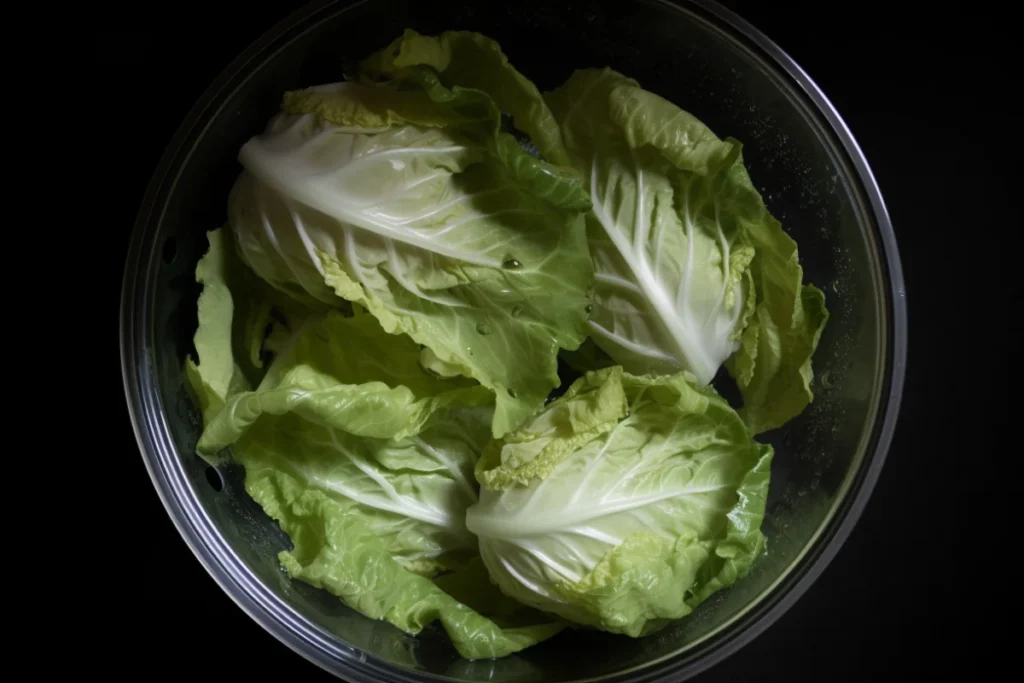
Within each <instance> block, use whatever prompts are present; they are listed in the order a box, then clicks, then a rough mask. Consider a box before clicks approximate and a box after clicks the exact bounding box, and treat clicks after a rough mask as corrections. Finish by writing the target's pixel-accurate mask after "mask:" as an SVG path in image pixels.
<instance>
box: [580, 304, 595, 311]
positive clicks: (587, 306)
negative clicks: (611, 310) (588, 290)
mask: <svg viewBox="0 0 1024 683" xmlns="http://www.w3.org/2000/svg"><path fill="white" fill-rule="evenodd" d="M583 310H584V311H586V312H587V313H593V312H594V304H587V305H586V306H584V307H583Z"/></svg>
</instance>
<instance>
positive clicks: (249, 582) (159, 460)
mask: <svg viewBox="0 0 1024 683" xmlns="http://www.w3.org/2000/svg"><path fill="white" fill-rule="evenodd" d="M369 1H370V0H313V1H312V2H309V3H307V4H306V5H304V6H303V7H301V8H299V9H298V10H296V11H294V12H292V13H291V14H290V15H288V16H287V17H285V18H284V19H282V20H281V21H279V22H278V23H277V24H275V25H274V26H273V27H271V28H270V29H269V30H268V31H266V32H265V33H264V34H263V35H262V36H261V37H260V38H258V39H257V40H256V41H255V42H253V43H252V44H251V45H250V46H249V47H248V48H246V49H245V50H244V51H243V52H242V53H241V54H240V55H238V56H237V57H236V58H235V59H234V60H233V61H232V62H231V63H230V64H229V65H228V66H227V67H226V68H225V69H223V70H222V71H221V73H220V74H219V75H218V76H217V78H216V79H215V80H214V81H213V83H211V84H210V86H209V87H207V88H206V90H205V91H204V92H203V94H202V95H201V96H200V98H199V99H198V100H197V102H196V103H195V104H194V105H193V107H192V108H191V110H190V111H189V113H188V114H187V115H186V117H185V119H184V120H183V121H182V123H181V124H180V125H179V127H178V129H177V130H176V131H175V133H174V136H173V137H172V138H171V141H170V142H169V144H168V145H167V147H166V149H165V151H164V153H163V155H162V157H161V159H160V162H159V164H158V165H157V167H156V169H155V171H154V172H153V175H152V177H151V180H150V182H149V185H148V187H147V190H146V193H145V195H144V198H143V201H142V204H141V206H140V209H139V212H138V214H137V217H136V220H135V224H134V227H133V230H132V236H131V242H130V246H129V250H128V256H127V259H126V263H125V272H124V278H123V280H122V291H121V317H120V346H121V370H122V377H123V380H124V390H125V396H126V399H127V402H128V409H129V414H130V418H131V422H132V427H133V430H134V432H135V437H136V441H137V443H138V445H139V450H140V454H141V456H142V458H143V461H144V463H145V466H146V469H147V471H148V473H149V476H150V479H151V480H152V482H153V486H154V488H155V489H156V492H157V494H158V495H159V497H160V500H161V502H162V503H163V505H164V508H165V510H166V511H167V513H168V515H169V516H170V518H171V520H172V522H173V523H174V525H175V527H176V528H177V530H178V532H179V534H180V535H181V536H182V538H183V539H184V540H185V542H186V544H187V545H188V547H189V548H190V550H191V551H192V553H193V554H194V555H195V556H196V558H197V559H198V560H199V561H200V563H201V564H202V565H203V567H204V568H205V569H206V571H207V572H208V573H209V574H210V575H211V576H212V577H213V579H214V580H215V581H216V582H217V584H218V585H219V586H220V587H221V589H222V590H223V591H224V592H225V593H226V594H227V595H228V596H229V597H230V598H231V599H232V600H234V602H235V603H236V604H237V605H238V606H239V607H240V608H241V609H242V610H243V611H244V612H246V613H247V614H248V615H249V616H250V617H251V618H252V619H253V620H254V621H256V622H257V623H258V624H259V625H260V626H262V627H263V628H264V629H265V630H266V631H267V632H269V633H271V634H272V635H273V636H274V637H276V638H277V639H278V640H279V641H280V642H282V643H283V644H285V645H286V646H288V647H289V648H290V649H292V650H293V651H295V652H296V653H298V654H299V655H301V656H302V657H304V658H305V659H307V660H308V661H310V662H312V663H314V664H316V665H317V666H319V667H320V668H322V669H324V670H325V671H328V672H329V673H331V674H334V675H335V676H342V675H344V676H345V677H346V678H347V679H349V680H351V681H353V683H376V682H377V681H380V680H387V681H395V682H396V683H400V682H408V683H419V682H420V681H424V680H435V681H446V680H453V679H450V678H447V677H442V676H437V675H434V674H427V673H424V672H416V671H412V670H408V669H402V668H400V667H397V666H395V665H392V664H389V663H387V662H384V661H383V660H378V659H377V658H376V657H373V656H370V657H367V656H366V653H364V652H362V651H360V650H359V649H358V648H355V647H351V646H348V645H346V644H344V643H342V642H341V641H340V640H339V639H337V638H335V637H332V636H331V635H330V634H329V633H328V632H327V631H325V630H324V629H323V628H322V627H319V626H317V625H316V624H314V623H313V622H311V621H309V620H308V619H306V618H305V617H303V616H301V615H299V614H298V613H297V612H295V611H294V610H293V609H292V608H291V607H289V606H288V605H286V604H285V603H284V602H283V601H282V600H281V599H280V598H279V597H277V596H276V595H275V594H273V593H272V592H271V591H269V590H268V589H267V588H266V586H264V585H262V583H261V582H260V581H259V579H257V578H256V576H255V575H254V574H253V573H252V572H251V571H250V570H249V569H248V568H247V567H245V566H244V565H243V564H242V562H241V560H240V559H239V558H238V557H237V556H236V555H235V554H234V552H233V551H232V550H231V549H230V547H229V546H228V545H227V543H226V541H225V540H224V539H223V537H222V536H221V535H220V533H219V532H218V531H217V530H216V527H215V525H214V524H213V522H212V520H211V519H210V518H209V516H208V515H207V514H206V512H205V511H204V510H203V508H202V506H201V504H200V503H199V501H198V499H197V498H196V496H195V495H194V493H193V492H192V491H191V488H190V486H189V485H188V484H187V482H186V481H185V480H184V475H183V471H181V470H180V469H177V468H175V467H174V464H175V461H177V460H178V458H177V456H176V453H175V450H174V447H173V444H171V442H170V439H169V430H168V425H167V424H166V421H165V419H164V411H163V407H162V406H161V404H160V400H159V397H158V396H157V392H156V391H155V380H154V378H153V373H152V372H151V368H150V363H149V362H148V359H149V358H150V357H151V356H150V352H151V348H150V347H148V346H146V345H145V344H144V342H147V341H148V340H149V336H148V332H149V330H148V329H147V328H148V326H149V320H148V316H147V315H140V314H139V313H140V311H141V312H145V311H148V310H149V309H150V308H151V306H150V304H149V301H148V300H147V297H148V295H149V292H150V287H147V286H139V285H140V283H141V284H145V282H146V281H147V280H151V278H148V274H149V272H150V271H151V270H152V268H153V266H154V265H155V264H154V261H155V258H156V254H157V253H158V251H159V250H158V249H156V248H154V247H155V245H154V244H153V243H152V242H153V241H154V240H153V235H147V227H148V226H150V225H152V224H153V223H154V222H156V223H157V224H159V221H160V220H161V218H162V216H161V215H158V212H161V209H162V206H163V200H164V199H165V198H166V195H168V194H169V193H170V191H171V190H172V189H173V187H174V186H175V185H176V183H177V175H178V171H180V168H181V167H182V166H183V163H184V161H185V160H186V159H187V158H188V156H189V155H190V154H191V152H192V150H193V149H194V143H195V142H196V136H197V133H199V132H201V130H202V129H203V127H205V125H206V124H207V123H208V122H209V121H210V120H211V119H212V118H213V116H214V114H215V113H216V111H217V110H219V108H220V107H221V106H223V102H224V101H225V100H226V99H227V98H226V97H224V95H226V94H228V93H230V92H231V91H232V90H233V89H234V88H236V87H238V85H240V84H241V82H244V80H245V79H246V78H247V77H248V73H249V72H248V71H247V70H246V67H247V66H248V65H249V64H250V63H251V62H253V61H255V60H258V59H261V57H262V56H264V55H265V53H266V52H267V50H268V49H269V48H272V47H274V48H276V49H280V48H281V47H283V46H284V45H285V44H287V43H289V42H291V41H292V40H294V39H295V38H297V37H299V36H301V35H302V34H304V33H306V32H307V31H308V30H310V29H312V28H313V27H314V26H316V25H319V24H320V22H321V21H322V20H323V19H326V18H328V17H330V16H333V15H334V14H336V13H338V12H343V11H347V10H348V9H351V8H353V7H356V6H359V5H362V4H364V3H366V2H369ZM646 1H647V2H652V3H656V4H660V5H665V6H667V7H669V8H671V9H674V10H677V11H683V12H689V13H690V14H692V15H696V16H697V18H698V19H701V18H703V19H704V20H705V21H707V22H708V23H711V24H712V25H713V27H714V28H717V29H718V30H720V31H722V32H724V33H726V34H732V37H733V39H734V40H737V41H738V42H739V43H740V44H741V45H742V46H743V47H745V48H747V49H751V48H754V51H755V52H760V56H761V57H763V58H766V59H767V60H768V62H769V66H773V67H775V68H776V69H777V70H778V71H779V72H781V74H782V75H783V76H785V77H787V78H788V79H789V80H790V85H791V86H796V89H797V90H798V92H799V93H800V94H802V95H803V96H804V97H805V98H806V99H807V101H808V103H809V104H810V105H812V109H813V113H814V114H815V115H818V116H820V117H821V118H822V119H823V120H824V123H826V124H827V128H828V129H829V131H828V132H830V133H831V134H832V135H834V136H835V139H836V141H837V142H838V143H839V144H838V146H837V147H838V150H839V151H841V152H844V153H845V155H846V158H845V161H846V162H847V163H848V164H849V165H850V167H851V168H852V170H853V174H852V176H851V179H852V180H854V181H859V182H860V188H859V190H860V194H861V195H862V197H863V198H864V199H865V200H866V207H865V208H867V209H868V216H867V217H868V218H869V219H870V222H873V223H874V227H875V230H876V234H875V236H874V237H875V239H877V240H878V242H879V243H880V245H881V258H880V259H879V264H878V265H879V266H880V267H881V268H882V270H883V272H882V273H881V277H882V279H883V280H885V279H886V276H887V280H888V281H887V283H886V284H887V285H888V287H887V291H885V289H886V288H884V289H883V292H882V297H883V299H884V301H883V304H886V305H887V309H888V310H887V311H885V312H883V318H887V320H886V322H887V323H888V330H886V331H887V332H888V336H889V339H888V340H886V341H888V344H887V346H888V358H887V364H886V365H887V367H885V368H884V369H883V370H882V376H883V382H882V388H881V390H880V392H879V397H878V398H879V404H878V405H877V407H876V410H875V414H874V416H873V417H874V433H873V434H872V435H871V437H870V441H871V442H873V443H869V445H868V446H867V448H865V449H864V452H863V457H864V461H863V462H862V463H861V465H860V471H858V472H856V475H857V476H856V479H857V481H855V482H853V483H851V484H850V485H849V487H848V489H847V490H846V492H845V496H844V497H843V498H842V499H841V500H840V501H839V502H838V504H837V505H835V506H833V509H832V512H831V513H830V514H831V517H830V518H829V517H827V518H826V520H825V521H823V523H822V525H821V527H819V532H818V533H817V534H816V536H815V537H813V538H812V540H811V541H810V543H809V544H808V547H807V548H805V552H804V554H803V556H802V557H801V558H800V559H799V561H797V562H794V564H793V565H791V567H790V569H789V570H788V573H787V574H784V575H783V576H782V578H781V579H780V581H779V582H776V584H774V585H773V586H772V587H771V588H769V589H767V590H766V591H765V592H764V595H763V597H761V598H760V600H759V602H757V603H756V604H754V605H753V606H752V608H751V609H748V610H747V611H745V612H743V613H741V615H739V616H738V617H737V618H736V619H735V620H733V621H731V622H730V626H731V627H730V628H723V629H720V630H719V631H716V632H715V633H714V634H712V635H711V636H710V638H709V639H708V640H710V645H709V646H706V647H703V648H699V647H697V648H695V647H688V648H686V649H684V650H683V651H682V652H677V653H675V654H674V655H670V656H668V657H666V658H664V659H662V660H659V661H658V662H655V663H652V664H650V665H645V666H644V667H643V668H640V669H632V670H626V671H622V672H619V673H616V674H612V675H610V676H607V677H604V678H601V679H599V680H601V681H603V682H606V683H613V682H614V681H622V682H624V681H627V680H628V681H630V683H642V682H644V681H647V682H651V683H653V682H654V681H656V680H664V679H665V678H664V677H670V676H671V677H672V680H684V679H686V678H690V677H691V676H694V675H696V674H698V673H700V672H701V671H704V670H706V669H708V668H710V667H712V666H714V665H715V664H717V663H719V662H720V661H722V660H723V659H725V658H726V657H728V656H730V655H732V654H733V653H735V652H736V651H738V650H739V649H741V648H742V647H743V646H745V645H746V644H748V643H750V642H751V641H752V640H753V639H754V638H756V637H757V636H758V635H760V634H761V633H763V632H764V631H765V630H766V629H767V628H768V627H770V626H771V625H772V624H773V623H775V621H777V620H778V619H779V617H781V616H782V615H783V614H784V613H785V612H786V611H787V610H788V609H789V608H790V607H791V606H792V605H793V604H794V603H795V602H796V601H797V600H798V599H799V598H800V597H801V596H802V595H803V594H804V592H805V591H806V590H807V589H808V588H809V587H810V586H811V585H812V584H813V583H814V581H816V580H817V578H818V577H819V576H820V575H821V573H822V571H824V569H825V568H826V567H827V566H828V564H829V563H830V562H831V561H832V559H833V558H834V557H835V555H836V553H837V552H838V551H839V548H840V547H841V546H842V544H843V543H844V542H845V540H846V538H847V537H848V536H849V534H850V532H851V531H852V529H853V528H854V526H855V525H856V523H857V521H858V519H859V518H860V515H861V514H862V512H863V510H864V508H865V506H866V504H867V502H868V500H869V498H870V496H871V493H872V492H873V490H874V487H875V484H876V482H877V480H878V477H879V474H880V472H881V469H882V466H883V465H884V462H885V458H886V455H887V452H888V449H889V446H890V445H891V442H892V437H893V433H894V430H895V426H896V421H897V417H898V414H899V408H900V401H901V397H902V392H903V383H904V374H905V368H906V354H907V342H908V340H907V309H906V290H905V283H904V280H903V272H902V266H901V263H900V257H899V250H898V247H897V244H896V237H895V234H894V233H893V229H892V224H891V221H890V219H889V214H888V211H887V209H886V206H885V202H884V200H883V199H882V195H881V191H880V189H879V187H878V184H877V182H876V180H875V177H874V174H873V173H872V171H871V168H870V166H869V164H868V162H867V159H866V158H865V156H864V154H863V152H862V151H861V149H860V146H859V145H858V144H857V142H856V140H855V139H854V137H853V135H852V133H851V132H850V130H849V128H848V127H847V125H846V123H845V122H844V121H843V119H842V117H841V116H840V115H839V113H838V112H837V111H836V109H835V107H834V106H833V105H832V103H831V102H830V101H829V100H828V98H827V97H826V96H825V94H824V93H823V92H822V91H821V89H820V88H819V87H818V86H817V84H815V82H814V81H813V80H812V79H811V78H810V77H809V76H808V75H807V73H806V72H805V71H804V70H803V69H802V68H801V67H800V66H799V65H798V64H797V63H796V62H795V61H794V60H793V59H792V58H791V57H790V56H789V55H788V54H786V53H785V52H784V51H783V50H782V49H781V48H780V47H779V46H778V45H776V44H775V43H774V42H773V41H771V40H770V39H769V38H768V37H767V36H765V35H764V34H763V33H761V32H760V31H759V30H758V29H756V28H754V27H753V26H752V25H751V24H750V23H748V22H747V21H746V20H744V19H742V18H741V17H740V16H738V15H737V14H736V13H735V12H733V11H731V10H729V9H727V8H725V7H723V6H722V5H720V4H718V3H717V2H716V1H715V0H646ZM702 15H703V16H702ZM147 248H148V249H149V253H148V259H144V258H143V257H144V256H147V254H146V251H145V250H146V249H147ZM885 313H887V314H888V315H887V316H886V315H884V314H885ZM886 378H887V379H888V387H887V388H886V387H885V379H886ZM154 397H155V398H154ZM879 418H881V419H879ZM848 479H850V477H849V476H848ZM737 622H739V626H741V627H736V624H737ZM742 622H746V623H745V624H744V623H742ZM708 640H705V641H704V642H705V644H706V643H707V642H708ZM592 680H597V679H592Z"/></svg>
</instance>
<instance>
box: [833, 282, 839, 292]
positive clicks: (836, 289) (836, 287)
mask: <svg viewBox="0 0 1024 683" xmlns="http://www.w3.org/2000/svg"><path fill="white" fill-rule="evenodd" d="M832 291H833V292H835V293H836V294H838V293H839V280H833V281H832Z"/></svg>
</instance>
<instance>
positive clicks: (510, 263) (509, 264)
mask: <svg viewBox="0 0 1024 683" xmlns="http://www.w3.org/2000/svg"><path fill="white" fill-rule="evenodd" d="M522 265H523V264H522V263H520V262H519V259H515V258H512V257H511V256H506V257H505V260H504V261H502V262H501V267H502V268H520V267H522Z"/></svg>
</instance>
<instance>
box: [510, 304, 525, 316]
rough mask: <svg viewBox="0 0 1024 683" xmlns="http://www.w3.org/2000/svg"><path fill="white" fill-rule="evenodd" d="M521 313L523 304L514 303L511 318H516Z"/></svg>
mask: <svg viewBox="0 0 1024 683" xmlns="http://www.w3.org/2000/svg"><path fill="white" fill-rule="evenodd" d="M522 313H523V305H522V304H516V305H515V306H513V307H512V317H513V318H518V317H519V316H520V315H522Z"/></svg>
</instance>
